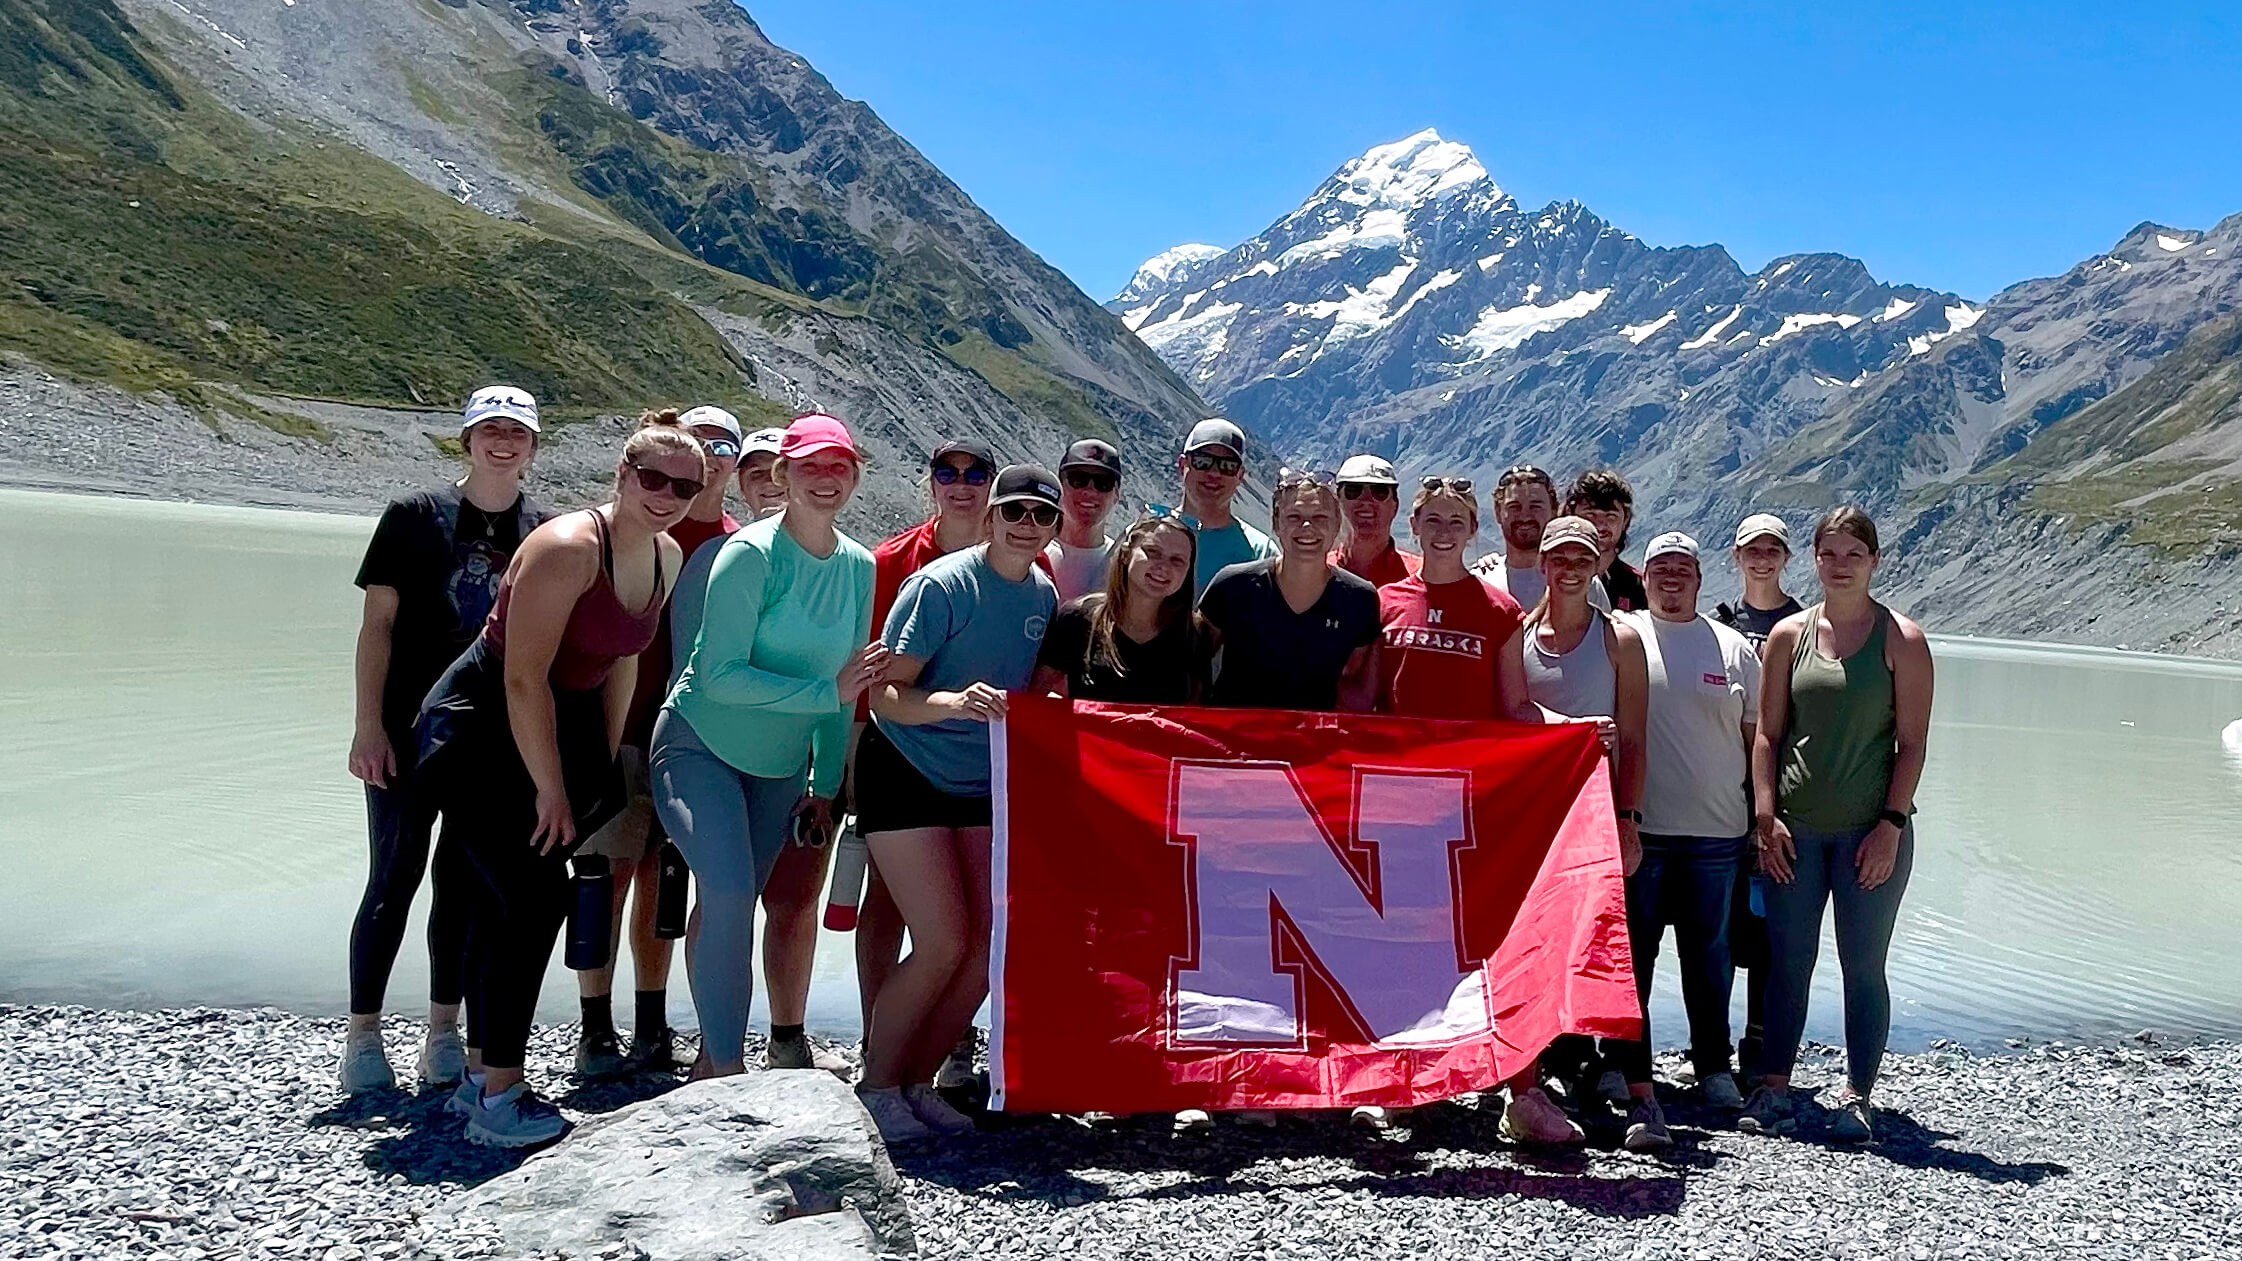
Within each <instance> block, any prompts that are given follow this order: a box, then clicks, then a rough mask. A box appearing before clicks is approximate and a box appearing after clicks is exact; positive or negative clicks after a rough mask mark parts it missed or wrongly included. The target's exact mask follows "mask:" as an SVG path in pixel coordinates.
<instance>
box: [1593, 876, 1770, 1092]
mask: <svg viewBox="0 0 2242 1261" xmlns="http://www.w3.org/2000/svg"><path fill="white" fill-rule="evenodd" d="M1747 840H1748V838H1746V837H1742V836H1659V835H1654V834H1651V833H1647V832H1646V833H1644V834H1643V837H1642V841H1643V861H1642V865H1641V866H1639V867H1637V868H1635V874H1634V875H1632V876H1629V877H1627V937H1628V942H1629V945H1630V947H1631V948H1632V949H1633V951H1634V956H1635V993H1636V994H1637V995H1638V996H1639V997H1640V998H1641V1000H1642V1004H1643V1038H1644V1040H1643V1041H1641V1042H1612V1043H1610V1044H1609V1048H1608V1053H1609V1058H1610V1059H1611V1061H1612V1063H1613V1065H1614V1066H1615V1067H1617V1068H1618V1069H1619V1071H1620V1072H1621V1073H1623V1074H1625V1075H1626V1078H1627V1081H1628V1083H1629V1084H1630V1085H1640V1084H1642V1083H1645V1082H1648V1081H1649V1080H1650V1048H1651V1042H1650V1040H1649V1039H1650V982H1651V977H1652V976H1654V975H1655V974H1656V973H1657V971H1658V947H1659V944H1660V940H1661V938H1663V937H1664V935H1665V932H1666V928H1667V926H1668V925H1672V926H1673V929H1674V936H1675V938H1676V939H1677V940H1678V941H1679V943H1680V947H1681V948H1680V954H1681V980H1682V1006H1683V1007H1684V1009H1686V1010H1687V1011H1688V1013H1689V1058H1690V1062H1691V1063H1692V1064H1693V1065H1695V1067H1696V1069H1697V1076H1698V1079H1699V1080H1700V1081H1702V1080H1703V1079H1704V1078H1706V1077H1709V1076H1711V1075H1712V1074H1714V1073H1725V1072H1728V1071H1729V1053H1730V1051H1731V1049H1732V1048H1731V1047H1730V1046H1729V1042H1728V998H1729V986H1730V983H1731V982H1732V980H1733V977H1734V974H1733V973H1732V972H1731V970H1730V968H1729V960H1728V911H1729V900H1730V898H1731V897H1732V896H1733V894H1734V891H1735V887H1736V868H1737V865H1738V864H1739V863H1741V862H1742V861H1743V854H1744V847H1745V844H1746V842H1747Z"/></svg>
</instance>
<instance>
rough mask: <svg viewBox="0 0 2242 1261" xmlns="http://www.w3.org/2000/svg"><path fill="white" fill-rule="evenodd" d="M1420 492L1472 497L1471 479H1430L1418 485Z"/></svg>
mask: <svg viewBox="0 0 2242 1261" xmlns="http://www.w3.org/2000/svg"><path fill="white" fill-rule="evenodd" d="M1417 487H1418V489H1420V490H1444V491H1447V492H1448V493H1449V494H1451V495H1462V496H1464V497H1465V498H1467V499H1468V498H1470V497H1471V479H1470V478H1468V477H1428V478H1426V479H1424V480H1423V481H1421V482H1418V483H1417Z"/></svg>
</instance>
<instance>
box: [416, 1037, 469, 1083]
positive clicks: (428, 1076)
mask: <svg viewBox="0 0 2242 1261" xmlns="http://www.w3.org/2000/svg"><path fill="white" fill-rule="evenodd" d="M466 1075H467V1040H466V1039H465V1038H462V1037H460V1036H459V1030H457V1029H452V1028H438V1029H431V1030H429V1031H428V1039H427V1040H426V1041H424V1042H422V1043H421V1044H420V1060H419V1062H418V1063H416V1064H414V1065H413V1076H414V1077H416V1078H418V1079H419V1081H420V1084H421V1085H423V1086H449V1085H451V1084H452V1083H453V1082H455V1081H458V1080H459V1079H460V1078H462V1077H464V1076H466Z"/></svg>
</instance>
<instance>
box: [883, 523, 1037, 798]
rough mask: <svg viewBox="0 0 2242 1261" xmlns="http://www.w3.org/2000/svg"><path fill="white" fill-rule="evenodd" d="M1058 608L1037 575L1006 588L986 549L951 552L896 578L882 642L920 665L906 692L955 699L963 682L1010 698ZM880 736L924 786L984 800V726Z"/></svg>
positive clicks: (907, 728)
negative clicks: (983, 685)
mask: <svg viewBox="0 0 2242 1261" xmlns="http://www.w3.org/2000/svg"><path fill="white" fill-rule="evenodd" d="M1058 607H1059V591H1058V588H1056V587H1054V586H1052V585H1051V579H1050V576H1049V575H1047V574H1045V573H1044V572H1043V571H1042V570H1041V569H1036V568H1032V567H1031V568H1030V569H1029V570H1028V576H1027V577H1026V578H1023V579H1021V580H1020V581H1018V582H1013V581H1011V580H1010V579H1008V578H1006V577H1005V576H1004V575H1002V574H1000V573H998V572H997V571H996V567H995V566H994V565H991V564H990V563H989V546H988V544H986V543H983V544H981V545H980V546H979V547H969V548H966V549H964V550H962V551H956V552H952V553H950V554H949V555H947V556H944V557H942V558H941V559H940V560H936V561H933V562H931V563H929V564H928V565H927V566H926V568H924V569H921V570H920V571H918V572H917V573H915V574H912V575H911V576H910V577H908V578H906V579H904V580H903V590H902V591H901V592H900V593H898V594H897V595H896V597H895V607H894V608H892V609H890V610H888V615H887V628H886V629H885V630H884V631H883V632H882V633H881V636H880V638H881V640H882V641H883V642H884V643H886V644H887V646H888V649H889V650H890V651H892V652H895V653H897V654H899V655H902V656H908V657H917V658H919V659H920V660H922V661H924V662H925V663H926V665H925V667H924V668H923V669H921V670H920V671H919V677H918V679H917V680H916V681H915V686H917V687H921V688H924V689H926V690H927V691H929V692H955V691H957V690H959V689H961V688H963V687H965V686H966V685H967V684H970V683H986V684H988V685H989V686H991V687H998V688H1002V689H1004V690H1005V691H1007V692H1015V691H1018V690H1020V689H1021V688H1024V687H1026V686H1027V685H1028V679H1029V677H1030V676H1032V675H1033V674H1034V673H1035V654H1036V649H1038V648H1040V647H1041V646H1042V644H1043V628H1044V627H1045V626H1046V625H1048V624H1049V623H1050V621H1051V614H1052V613H1053V612H1054V611H1056V610H1057V609H1058ZM872 721H874V722H876V723H878V724H880V734H882V735H884V736H886V737H887V738H888V740H889V742H890V743H892V744H894V745H895V748H896V751H897V752H899V753H901V754H902V755H903V756H904V758H905V759H906V760H907V761H909V762H910V763H911V765H912V766H914V767H916V768H918V772H919V774H921V775H924V776H926V778H927V782H928V783H931V784H933V785H934V786H935V787H936V788H939V789H941V790H942V791H943V792H946V793H949V794H951V795H952V796H958V797H985V796H987V795H988V794H989V725H988V724H987V723H985V722H974V721H973V720H971V719H969V718H949V719H944V720H943V721H941V722H928V723H899V722H890V721H888V720H887V719H885V718H882V717H880V716H879V715H877V714H874V715H873V717H872Z"/></svg>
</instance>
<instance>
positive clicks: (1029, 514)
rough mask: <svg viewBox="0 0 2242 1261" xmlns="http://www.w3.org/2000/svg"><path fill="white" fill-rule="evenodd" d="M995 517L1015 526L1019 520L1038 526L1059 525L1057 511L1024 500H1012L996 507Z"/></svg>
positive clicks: (1045, 505)
mask: <svg viewBox="0 0 2242 1261" xmlns="http://www.w3.org/2000/svg"><path fill="white" fill-rule="evenodd" d="M996 515H998V516H1000V517H1003V518H1004V519H1005V520H1007V521H1010V522H1012V523H1013V524H1015V525H1017V524H1019V523H1020V521H1021V520H1023V519H1027V520H1032V521H1034V522H1035V523H1036V524H1037V525H1040V526H1046V527H1048V526H1054V525H1057V524H1058V523H1059V510H1058V509H1056V508H1054V507H1052V506H1051V505H1049V504H1031V503H1029V502H1028V501H1027V500H1025V499H1013V500H1009V501H1007V502H1005V503H1000V504H998V505H997V506H996Z"/></svg>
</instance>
